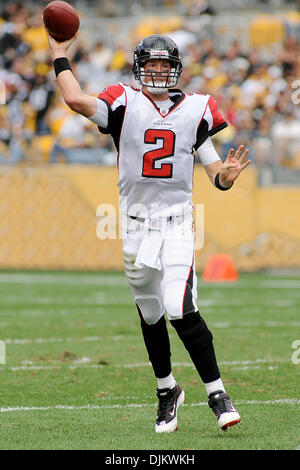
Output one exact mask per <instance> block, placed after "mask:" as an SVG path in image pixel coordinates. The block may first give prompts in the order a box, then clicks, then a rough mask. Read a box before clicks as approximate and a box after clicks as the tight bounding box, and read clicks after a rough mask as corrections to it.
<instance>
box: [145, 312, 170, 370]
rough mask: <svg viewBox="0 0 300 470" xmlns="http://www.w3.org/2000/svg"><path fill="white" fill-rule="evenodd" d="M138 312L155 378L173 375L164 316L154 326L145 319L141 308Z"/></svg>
mask: <svg viewBox="0 0 300 470" xmlns="http://www.w3.org/2000/svg"><path fill="white" fill-rule="evenodd" d="M137 308H138V307H137ZM138 311H139V314H140V317H141V327H142V332H143V337H144V342H145V345H146V349H147V351H148V355H149V361H150V362H151V364H152V367H153V371H154V374H155V377H157V378H164V377H167V376H168V375H170V374H171V351H170V340H169V334H168V329H167V324H166V320H165V317H164V316H162V317H161V318H160V319H159V320H158V322H156V323H155V324H154V325H148V323H146V322H145V320H144V319H143V317H142V315H141V312H140V309H139V308H138Z"/></svg>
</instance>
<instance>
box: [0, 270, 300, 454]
mask: <svg viewBox="0 0 300 470" xmlns="http://www.w3.org/2000/svg"><path fill="white" fill-rule="evenodd" d="M198 292H199V293H198V295H199V310H200V312H201V314H202V316H203V317H204V318H205V320H206V322H207V324H208V326H209V327H210V329H211V330H212V332H213V334H214V343H215V348H216V353H217V358H218V361H219V366H220V369H221V373H222V378H223V381H224V384H225V386H226V389H227V391H228V393H229V394H230V395H231V397H232V399H233V401H234V404H235V406H236V407H237V408H238V410H239V412H240V414H241V417H242V423H241V425H239V426H235V427H234V428H231V429H229V430H228V431H226V432H223V431H222V430H220V429H218V427H217V424H216V418H215V416H214V415H213V413H212V411H211V410H210V409H209V407H208V405H207V398H206V395H205V390H204V386H203V384H202V383H201V381H200V379H199V378H198V375H197V373H196V371H195V369H194V368H193V367H192V365H191V362H190V359H189V356H188V354H187V352H186V350H185V349H184V347H183V345H182V344H181V342H180V340H179V339H178V337H177V335H176V332H175V330H174V329H173V328H172V327H171V325H170V324H168V327H169V332H170V338H171V346H172V360H173V372H174V375H175V377H176V379H177V381H178V382H179V383H180V385H181V386H182V387H183V388H184V390H185V391H186V395H187V400H186V403H185V405H184V406H183V407H182V408H180V410H179V419H178V421H179V422H178V430H177V431H176V432H174V433H171V434H165V435H156V434H155V432H154V422H155V415H156V406H157V400H156V394H155V392H156V380H155V378H154V376H153V373H152V369H151V367H150V365H149V363H148V358H147V355H146V351H145V347H144V344H143V341H142V336H141V332H140V325H139V320H138V315H137V312H136V308H135V305H134V302H133V298H132V295H131V292H130V289H129V287H128V285H127V281H126V279H125V276H124V275H123V274H122V273H69V272H58V273H56V272H28V273H26V272H17V271H16V272H3V271H2V272H0V339H1V340H2V341H5V345H6V364H4V365H1V366H0V374H1V386H0V411H1V413H0V449H78V450H79V449H102V450H109V449H112V450H136V449H138V450H144V449H145V450H147V449H151V450H156V449H161V450H162V449H163V450H203V449H206V450H212V449H219V450H221V449H222V450H225V449H230V450H238V449H249V450H254V449H281V450H283V449H285V450H290V449H291V450H292V449H297V448H298V449H299V448H300V432H299V428H300V426H299V423H300V419H299V418H300V414H299V405H300V397H299V390H300V386H299V385H300V381H299V371H300V364H297V362H300V353H299V354H298V352H297V350H295V349H293V347H292V344H293V342H294V341H295V340H300V276H292V275H290V276H283V275H271V274H268V275H267V274H247V275H246V274H245V275H241V277H240V280H239V281H238V282H236V283H224V284H205V283H203V282H202V281H201V280H200V279H199V285H198Z"/></svg>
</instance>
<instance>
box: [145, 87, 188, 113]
mask: <svg viewBox="0 0 300 470" xmlns="http://www.w3.org/2000/svg"><path fill="white" fill-rule="evenodd" d="M142 93H143V95H144V96H145V97H146V98H147V99H148V100H149V101H150V103H151V104H152V105H153V106H154V108H155V109H156V111H157V112H158V113H159V114H160V116H161V117H162V118H165V117H167V116H168V115H169V114H170V113H171V112H172V111H174V109H176V108H177V106H179V105H180V103H181V102H182V101H183V100H184V99H185V97H186V94H185V93H183V92H182V91H181V90H178V89H177V88H174V89H172V90H170V91H169V98H170V100H171V101H173V103H174V104H173V105H172V106H171V107H170V109H169V111H168V113H167V114H161V112H160V109H159V108H158V107H157V106H156V104H155V102H154V101H153V100H152V98H150V96H148V95H146V94H145V93H144V92H143V91H142Z"/></svg>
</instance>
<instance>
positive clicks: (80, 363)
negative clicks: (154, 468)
mask: <svg viewBox="0 0 300 470" xmlns="http://www.w3.org/2000/svg"><path fill="white" fill-rule="evenodd" d="M90 361H91V359H90V358H88V357H85V358H81V359H77V360H75V361H73V362H72V363H71V364H70V363H67V362H64V361H53V363H52V364H48V365H43V364H34V363H30V364H23V365H21V366H14V367H9V366H7V365H6V366H2V367H0V371H1V370H2V371H3V370H9V371H12V372H17V371H20V370H24V371H25V370H28V371H30V370H55V369H57V368H58V367H61V366H64V367H66V368H67V369H78V368H85V369H101V368H103V367H109V366H111V367H117V368H125V369H135V368H139V367H150V366H151V364H150V362H138V363H134V364H89V362H90ZM288 362H289V360H288V359H286V360H283V359H255V360H246V361H219V365H221V366H222V365H226V366H229V367H234V368H235V367H243V368H245V367H246V368H249V367H258V366H259V365H260V364H274V365H276V364H278V363H288ZM172 365H173V366H174V367H192V368H194V365H193V363H192V362H173V364H172ZM268 368H270V366H269V367H268Z"/></svg>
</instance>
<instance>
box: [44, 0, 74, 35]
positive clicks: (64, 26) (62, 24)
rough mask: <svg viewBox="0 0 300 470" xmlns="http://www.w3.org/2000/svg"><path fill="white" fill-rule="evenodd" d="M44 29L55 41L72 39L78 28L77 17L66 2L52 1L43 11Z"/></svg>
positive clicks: (72, 8)
mask: <svg viewBox="0 0 300 470" xmlns="http://www.w3.org/2000/svg"><path fill="white" fill-rule="evenodd" d="M43 21H44V25H45V28H46V29H47V31H48V32H49V34H51V36H53V37H54V39H56V40H57V41H67V40H68V39H70V38H72V37H73V36H74V35H75V34H76V33H77V31H78V29H79V26H80V20H79V15H78V13H77V11H76V10H75V8H74V7H72V5H70V4H69V3H67V2H62V1H54V2H51V3H48V5H47V6H46V7H45V8H44V11H43Z"/></svg>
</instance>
